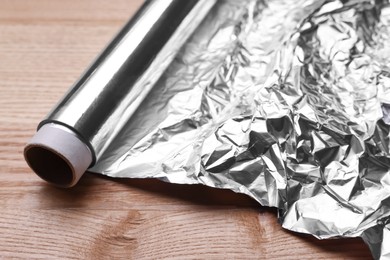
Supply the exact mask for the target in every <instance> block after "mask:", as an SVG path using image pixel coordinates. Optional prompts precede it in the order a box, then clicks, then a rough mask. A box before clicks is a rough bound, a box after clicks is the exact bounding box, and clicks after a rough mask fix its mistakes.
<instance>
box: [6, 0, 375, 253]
mask: <svg viewBox="0 0 390 260" xmlns="http://www.w3.org/2000/svg"><path fill="white" fill-rule="evenodd" d="M140 4H141V0H115V1H106V0H66V1H60V0H0V6H1V8H0V95H1V96H0V169H1V172H0V173H1V174H0V258H7V259H8V258H10V257H17V258H28V259H30V258H41V257H44V258H49V259H54V258H77V259H99V258H127V259H158V258H169V259H183V258H196V259H221V258H223V259H232V258H235V259H294V258H295V259H305V258H306V259H315V258H322V259H330V258H333V259H370V258H371V256H370V253H369V250H368V248H367V246H366V245H365V244H364V243H363V242H362V241H361V240H360V239H345V240H329V241H317V240H316V239H314V238H312V237H310V236H304V235H297V234H293V233H291V232H287V231H284V230H283V229H282V228H281V227H280V225H279V224H278V223H277V220H276V212H275V211H274V210H272V209H267V208H263V207H261V206H259V205H258V204H257V203H256V202H254V201H253V200H251V199H249V198H247V197H245V196H243V195H238V194H234V193H233V192H230V191H222V190H214V189H210V188H206V187H202V186H185V185H184V186H181V185H172V184H167V183H162V182H159V181H155V180H114V179H109V178H105V177H100V176H97V175H92V174H89V175H88V174H87V176H85V177H84V178H83V179H82V181H81V183H80V184H79V185H78V186H77V187H76V188H73V189H67V190H66V189H57V188H53V187H51V186H49V185H47V184H46V183H45V182H43V181H41V180H40V179H39V178H38V177H36V176H35V174H33V173H32V171H31V170H30V169H29V168H28V167H27V165H26V163H25V162H24V159H23V156H22V149H23V146H24V144H25V143H26V142H27V140H28V138H30V137H31V136H32V135H33V133H34V131H35V128H36V126H37V124H38V122H39V121H40V120H41V119H42V118H43V117H44V116H45V114H46V113H47V112H48V111H49V110H50V108H51V107H52V106H53V105H54V104H55V103H56V101H58V99H59V98H60V97H61V96H62V95H63V94H64V92H65V91H66V90H67V89H68V87H69V86H70V85H71V84H72V83H73V82H74V81H75V80H76V79H77V77H78V76H79V75H80V73H81V72H82V71H83V70H84V69H85V68H86V67H87V65H88V64H89V63H90V61H91V60H92V59H93V58H94V57H95V56H96V55H97V53H98V52H99V51H100V50H101V49H102V48H103V47H104V46H105V44H106V43H107V42H108V41H109V40H110V39H111V37H112V36H113V35H114V34H115V32H116V31H117V30H118V29H119V28H120V27H121V25H122V24H123V23H124V22H125V21H126V20H127V18H128V17H129V16H130V15H132V14H133V13H134V12H135V10H136V9H137V7H138V6H139V5H140Z"/></svg>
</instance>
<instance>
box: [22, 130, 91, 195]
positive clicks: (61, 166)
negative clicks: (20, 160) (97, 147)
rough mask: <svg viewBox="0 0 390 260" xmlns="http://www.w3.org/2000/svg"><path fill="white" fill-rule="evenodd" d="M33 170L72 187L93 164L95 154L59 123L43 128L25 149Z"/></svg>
mask: <svg viewBox="0 0 390 260" xmlns="http://www.w3.org/2000/svg"><path fill="white" fill-rule="evenodd" d="M24 157H25V159H26V161H27V163H28V165H29V166H30V167H31V169H32V170H33V171H34V172H35V173H36V174H37V175H38V176H39V177H41V178H42V179H44V180H45V181H47V182H49V183H51V184H53V185H55V186H59V187H64V188H67V187H72V186H74V185H75V184H76V183H77V182H78V181H79V180H80V178H81V176H82V175H83V174H84V173H85V172H86V171H87V169H88V168H89V167H90V165H91V163H92V154H91V151H90V150H89V148H88V147H87V145H86V144H84V143H83V142H82V141H81V140H80V139H79V138H77V136H76V134H74V133H72V131H71V130H70V129H67V128H66V127H64V126H60V125H57V124H46V125H43V126H42V127H41V128H40V129H39V130H38V132H36V134H35V135H34V137H33V138H32V139H31V140H30V142H29V143H28V144H27V145H26V147H25V149H24Z"/></svg>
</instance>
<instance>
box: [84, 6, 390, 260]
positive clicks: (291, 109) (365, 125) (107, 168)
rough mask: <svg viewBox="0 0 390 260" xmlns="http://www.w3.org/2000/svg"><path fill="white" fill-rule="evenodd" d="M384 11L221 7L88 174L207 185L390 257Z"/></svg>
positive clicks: (389, 98)
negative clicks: (359, 240)
mask: <svg viewBox="0 0 390 260" xmlns="http://www.w3.org/2000/svg"><path fill="white" fill-rule="evenodd" d="M389 31H390V7H389V4H388V2H387V1H364V0H363V1H359V0H356V1H318V0H298V1H295V0H294V1H289V0H279V1H256V0H243V1H235V0H221V1H219V2H218V4H217V6H215V8H214V9H213V10H212V12H211V13H210V14H209V15H208V17H207V19H206V20H205V21H204V22H203V23H202V25H201V26H200V27H199V28H198V30H197V31H196V32H195V34H194V35H193V37H191V38H190V39H189V41H188V42H187V43H186V45H185V46H184V47H183V48H182V50H181V51H180V54H179V55H178V56H177V57H176V59H175V60H174V62H173V63H172V64H171V65H170V66H169V68H168V70H167V71H166V72H165V73H164V74H163V76H162V78H161V79H160V80H159V81H158V82H157V83H156V87H155V88H154V89H153V90H152V91H151V92H150V94H149V96H148V97H147V98H146V99H145V101H144V102H143V103H142V104H140V107H139V109H138V110H137V111H136V113H135V114H134V115H133V117H132V118H131V120H129V121H128V122H127V124H126V125H124V127H123V128H122V129H121V131H120V132H119V134H118V135H117V136H116V138H115V139H114V140H113V141H112V142H111V143H110V145H109V147H108V149H107V150H106V151H105V153H104V155H103V156H102V157H101V158H100V160H99V161H98V162H97V164H96V165H95V166H94V167H93V168H92V171H95V172H99V173H102V174H105V175H108V176H112V177H130V178H132V177H137V178H149V177H150V178H159V179H161V180H164V181H168V182H173V183H201V184H205V185H208V186H211V187H216V188H224V189H232V190H234V191H236V192H240V193H244V194H247V195H249V196H251V197H253V198H254V199H256V200H257V201H259V202H260V203H261V204H262V205H264V206H271V207H277V208H278V209H279V218H280V222H281V223H282V225H283V227H284V228H286V229H289V230H292V231H296V232H302V233H308V234H312V235H314V236H316V237H318V238H331V237H358V236H361V237H362V238H363V239H364V240H365V242H366V243H367V244H368V245H369V246H370V248H371V250H372V253H373V256H374V257H375V258H378V259H379V258H381V259H386V257H387V258H388V257H389V246H388V244H389V241H390V238H389V236H390V231H389V224H388V223H389V216H390V126H389V122H390V117H389V107H390V67H389V64H390V44H389V43H390V41H389V37H390V36H389V35H390V34H389Z"/></svg>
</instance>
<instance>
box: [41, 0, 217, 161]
mask: <svg viewBox="0 0 390 260" xmlns="http://www.w3.org/2000/svg"><path fill="white" fill-rule="evenodd" d="M214 3H215V0H211V1H210V0H188V1H181V0H163V1H161V0H148V1H145V3H144V5H143V6H142V7H141V9H140V10H139V11H138V12H137V14H136V15H135V16H134V17H133V18H132V19H131V20H130V21H129V22H128V23H127V24H126V25H125V26H124V28H123V29H122V30H121V32H120V33H119V34H118V35H117V36H116V37H115V38H114V39H113V41H112V42H111V43H110V45H108V46H107V48H106V49H105V50H104V52H103V53H102V54H101V55H100V56H99V57H98V58H97V59H96V61H95V62H94V63H93V64H92V65H91V67H90V68H89V69H88V70H87V71H86V72H85V74H84V75H83V76H82V77H81V78H80V80H79V81H78V82H77V83H76V84H75V86H73V87H72V88H71V90H70V91H69V93H68V94H67V95H66V96H65V97H64V99H63V100H62V101H61V102H60V103H59V104H58V105H57V106H56V107H55V108H54V110H53V111H52V112H51V113H50V114H49V115H48V117H47V119H46V120H44V121H43V122H42V123H41V124H40V126H42V125H44V124H47V123H58V124H62V125H64V126H66V127H69V128H70V129H72V130H73V131H75V132H76V133H78V134H79V136H80V138H81V139H82V140H84V142H85V143H86V144H87V145H89V147H90V149H91V150H92V152H93V154H94V160H96V159H99V158H100V157H101V155H102V154H103V152H104V151H105V149H106V147H107V145H108V144H110V143H111V140H112V139H113V138H114V137H115V136H116V135H117V133H118V131H120V129H121V128H122V127H123V125H124V124H125V123H126V121H127V120H128V119H129V118H130V117H131V115H132V114H133V113H134V112H135V110H136V109H137V108H138V106H139V104H140V103H141V102H142V101H143V99H144V98H145V97H146V95H147V94H148V93H149V91H150V90H151V89H152V87H153V86H154V84H155V83H156V81H157V80H158V79H159V77H160V76H161V74H162V73H163V72H164V71H165V70H166V68H167V66H168V65H169V64H170V63H171V62H172V60H173V59H174V57H175V56H176V54H177V52H178V51H179V49H180V48H181V47H182V45H183V44H184V43H185V41H186V40H187V39H188V37H189V36H190V35H191V34H192V33H193V31H194V30H195V28H197V27H198V25H199V23H200V22H201V21H202V20H203V19H204V17H205V15H206V14H207V13H208V11H209V10H210V8H211V7H212V6H213V5H214Z"/></svg>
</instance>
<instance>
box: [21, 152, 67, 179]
mask: <svg viewBox="0 0 390 260" xmlns="http://www.w3.org/2000/svg"><path fill="white" fill-rule="evenodd" d="M24 157H25V159H26V161H27V163H28V165H29V166H30V167H31V169H32V170H33V171H34V172H35V173H36V174H37V175H38V176H39V177H41V178H42V179H44V180H45V181H47V182H50V183H51V184H54V185H56V186H60V187H70V186H72V184H73V180H74V171H73V168H72V166H71V164H70V162H68V161H67V160H66V159H65V158H64V157H63V156H61V155H60V154H58V153H56V152H55V151H52V150H50V149H48V148H46V147H42V146H33V145H32V146H27V147H26V149H25V151H24Z"/></svg>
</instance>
